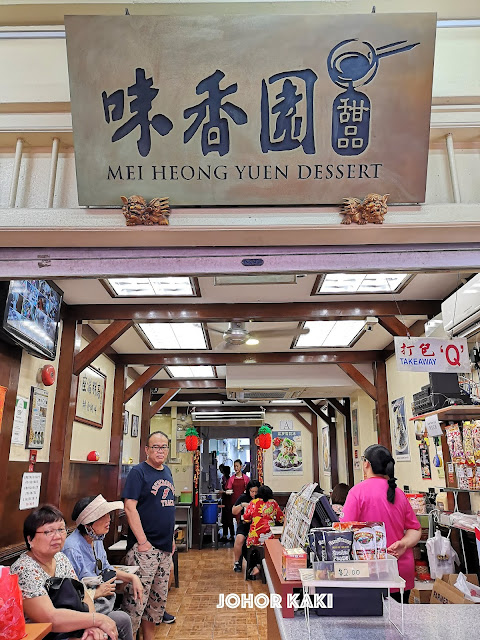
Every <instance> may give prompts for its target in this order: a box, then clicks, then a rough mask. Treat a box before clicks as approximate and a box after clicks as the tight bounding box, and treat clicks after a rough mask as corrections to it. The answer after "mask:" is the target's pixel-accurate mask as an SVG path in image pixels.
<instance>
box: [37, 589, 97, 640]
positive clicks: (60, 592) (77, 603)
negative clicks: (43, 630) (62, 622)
mask: <svg viewBox="0 0 480 640" xmlns="http://www.w3.org/2000/svg"><path fill="white" fill-rule="evenodd" d="M45 589H46V590H47V593H48V595H49V597H50V600H51V601H52V604H53V606H54V607H55V609H70V610H71V611H80V612H82V613H88V605H87V604H86V603H85V602H84V601H83V599H84V597H85V587H84V586H83V583H81V582H80V581H79V580H75V578H48V580H47V581H46V582H45ZM82 635H83V629H78V630H77V631H67V632H63V631H61V632H58V633H57V632H51V633H49V634H48V635H47V637H46V640H67V639H68V638H81V637H82Z"/></svg>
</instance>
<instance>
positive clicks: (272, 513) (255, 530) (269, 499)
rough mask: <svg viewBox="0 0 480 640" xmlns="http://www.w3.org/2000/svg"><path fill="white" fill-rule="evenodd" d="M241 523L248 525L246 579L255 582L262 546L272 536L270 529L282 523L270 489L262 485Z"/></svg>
mask: <svg viewBox="0 0 480 640" xmlns="http://www.w3.org/2000/svg"><path fill="white" fill-rule="evenodd" d="M243 521H244V522H245V523H250V531H249V533H248V537H247V549H251V551H250V553H249V559H250V560H249V562H248V564H247V578H250V579H251V580H255V576H256V575H257V574H258V573H259V572H260V569H259V565H260V562H261V560H262V556H263V553H262V552H263V549H262V547H263V545H264V544H265V540H267V539H268V538H270V537H271V536H272V531H271V527H272V526H273V525H275V523H276V522H277V523H278V524H282V523H283V511H282V510H281V509H280V507H279V506H278V503H277V501H276V500H274V499H273V492H272V490H271V489H270V487H267V486H266V485H262V486H261V487H260V488H259V490H258V494H257V497H256V499H255V500H252V502H250V504H249V505H248V507H247V508H246V510H245V513H244V516H243Z"/></svg>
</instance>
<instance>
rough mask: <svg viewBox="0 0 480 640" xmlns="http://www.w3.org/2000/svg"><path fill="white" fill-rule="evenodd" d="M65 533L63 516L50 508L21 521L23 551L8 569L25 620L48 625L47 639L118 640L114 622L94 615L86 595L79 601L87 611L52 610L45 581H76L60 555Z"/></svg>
mask: <svg viewBox="0 0 480 640" xmlns="http://www.w3.org/2000/svg"><path fill="white" fill-rule="evenodd" d="M66 534H67V529H66V526H65V519H64V517H63V514H62V513H61V512H60V511H59V510H58V509H57V508H56V507H53V506H52V505H48V504H47V505H44V506H42V507H38V508H37V509H35V510H34V511H32V513H30V515H28V516H27V518H26V519H25V522H24V525H23V535H24V538H25V543H26V545H27V551H26V552H25V553H23V554H22V555H21V556H20V557H19V558H18V560H16V561H15V562H14V563H13V565H12V566H11V568H10V572H11V573H15V574H17V575H18V584H19V586H20V590H21V592H22V596H23V610H24V614H25V620H26V621H27V622H49V623H51V624H52V633H51V634H49V635H48V640H54V639H55V640H61V639H62V640H63V639H67V638H79V637H81V638H82V639H83V640H106V638H110V640H118V633H117V626H116V624H115V622H114V621H113V620H111V619H110V618H109V617H107V616H105V615H103V614H101V613H96V612H95V608H94V606H93V602H92V600H91V598H90V597H89V595H88V594H87V593H85V595H84V598H83V602H84V603H85V604H86V605H87V607H88V611H74V610H71V609H64V608H58V609H56V608H55V607H54V605H53V602H52V600H51V599H50V596H49V594H48V590H47V589H48V583H47V581H48V580H49V578H54V577H55V578H73V579H77V575H76V573H75V571H74V569H73V567H72V565H71V563H70V560H69V559H68V558H67V556H66V555H65V554H63V553H61V550H62V547H63V545H64V542H65V537H66ZM46 583H47V584H46Z"/></svg>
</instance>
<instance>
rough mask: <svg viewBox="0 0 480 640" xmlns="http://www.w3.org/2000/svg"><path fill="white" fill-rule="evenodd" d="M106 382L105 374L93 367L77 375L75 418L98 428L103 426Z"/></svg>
mask: <svg viewBox="0 0 480 640" xmlns="http://www.w3.org/2000/svg"><path fill="white" fill-rule="evenodd" d="M106 382H107V376H106V375H105V374H104V373H102V372H101V371H99V370H98V369H95V368H94V367H86V368H85V369H84V370H83V371H82V373H81V374H80V376H79V377H78V387H77V405H76V410H75V420H77V421H78V422H83V423H84V424H89V425H91V426H92V427H98V428H99V429H101V428H102V427H103V410H104V407H105V385H106Z"/></svg>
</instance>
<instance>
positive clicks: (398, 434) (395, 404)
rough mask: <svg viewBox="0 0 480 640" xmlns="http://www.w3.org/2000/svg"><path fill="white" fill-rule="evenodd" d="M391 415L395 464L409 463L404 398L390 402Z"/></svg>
mask: <svg viewBox="0 0 480 640" xmlns="http://www.w3.org/2000/svg"><path fill="white" fill-rule="evenodd" d="M392 414H393V420H392V424H393V434H392V435H393V438H392V439H393V442H394V454H393V457H394V458H395V460H396V461H397V462H410V442H409V439H408V429H407V421H406V418H405V398H404V397H402V398H397V399H396V400H393V401H392Z"/></svg>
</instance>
